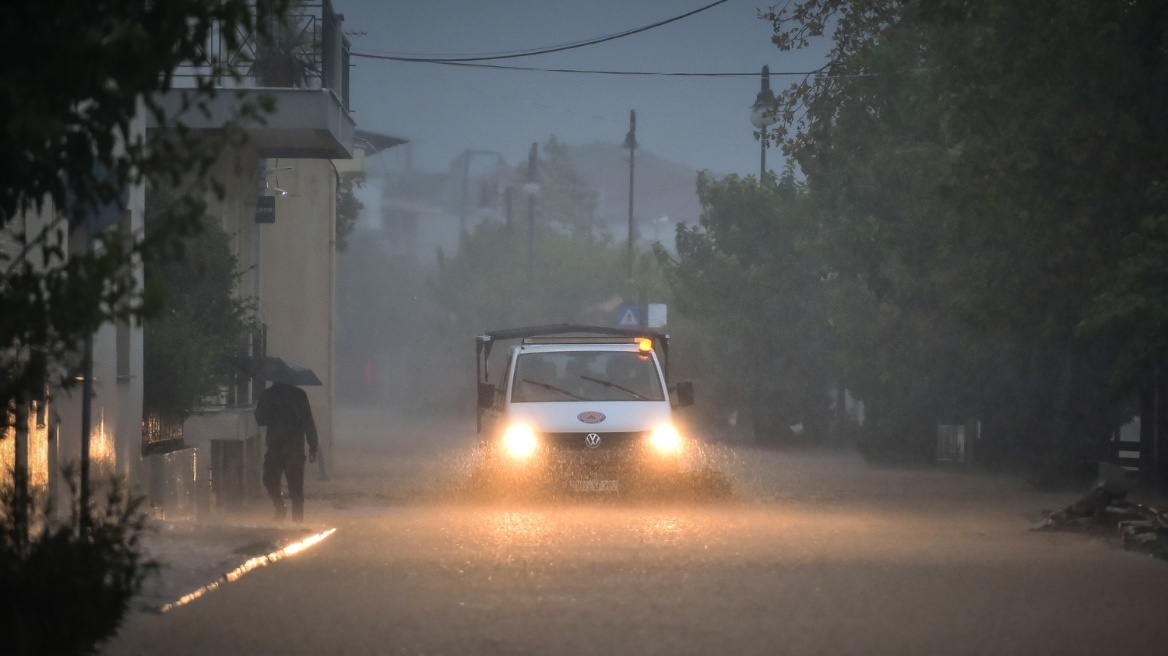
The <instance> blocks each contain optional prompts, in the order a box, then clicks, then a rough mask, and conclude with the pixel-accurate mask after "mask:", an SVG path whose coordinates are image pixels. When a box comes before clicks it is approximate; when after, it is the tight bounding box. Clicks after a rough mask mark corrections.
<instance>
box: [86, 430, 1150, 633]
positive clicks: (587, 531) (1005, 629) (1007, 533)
mask: <svg viewBox="0 0 1168 656" xmlns="http://www.w3.org/2000/svg"><path fill="white" fill-rule="evenodd" d="M337 435H338V437H337V456H336V463H335V467H336V468H335V476H334V477H333V480H331V481H316V480H312V479H313V478H314V477H311V476H310V480H309V484H308V487H309V494H310V496H311V497H312V500H311V501H310V503H309V506H308V515H309V523H311V524H314V525H315V524H319V525H320V526H330V527H336V528H337V529H338V531H337V533H336V534H335V535H333V536H332V537H331V538H329V539H328V540H326V541H325V542H323V543H321V544H320V545H318V546H316V547H314V548H313V549H312V550H311V551H309V552H306V553H304V554H301V555H298V556H296V557H295V558H290V559H288V560H286V561H282V562H280V563H278V564H277V565H276V566H273V567H268V568H264V569H263V570H261V571H257V572H255V573H253V574H250V575H249V576H247V577H245V578H243V579H241V580H240V581H238V582H236V583H234V584H231V585H228V586H224V587H223V588H221V589H219V590H216V591H215V592H214V593H213V594H210V595H207V596H206V597H204V598H201V599H199V600H197V601H196V602H194V603H191V604H189V605H187V606H184V607H182V608H179V609H176V610H174V611H172V612H170V613H167V614H165V615H163V616H159V617H157V618H152V619H151V620H150V621H146V622H141V623H138V624H135V625H134V626H133V627H130V628H129V629H128V630H127V632H126V633H125V634H124V635H122V636H119V637H118V638H117V639H115V641H114V642H113V643H112V644H111V645H109V647H108V649H107V650H106V652H105V653H109V654H148V653H167V654H211V653H216V654H217V653H230V654H398V653H401V654H592V653H615V654H1088V653H1090V654H1095V653H1123V654H1160V653H1163V652H1164V645H1165V644H1168V642H1166V641H1168V623H1165V622H1164V621H1163V618H1164V617H1166V616H1168V595H1165V591H1166V590H1168V565H1166V564H1164V563H1161V562H1156V561H1152V560H1151V559H1149V558H1147V557H1140V556H1135V555H1133V554H1128V553H1123V552H1120V551H1118V550H1116V549H1115V548H1114V546H1113V545H1111V544H1109V543H1108V542H1107V541H1106V540H1103V539H1099V538H1089V537H1086V536H1082V535H1069V534H1048V533H1031V532H1029V531H1028V530H1027V529H1028V527H1029V526H1030V525H1031V524H1032V523H1033V522H1034V521H1035V520H1036V519H1037V518H1038V514H1039V512H1040V511H1041V510H1043V509H1049V508H1055V507H1059V506H1062V505H1066V504H1067V503H1069V502H1070V501H1073V500H1074V499H1075V498H1076V496H1077V495H1075V494H1039V493H1034V492H1031V491H1028V490H1027V489H1026V488H1025V487H1024V486H1023V485H1022V483H1021V482H1020V481H1018V480H1016V479H1012V478H1009V477H998V476H983V475H976V474H970V473H961V472H952V471H940V470H929V469H919V470H890V469H875V468H871V467H868V466H866V465H865V464H864V463H863V461H862V460H861V459H860V458H858V457H857V456H855V455H854V454H851V453H824V452H815V453H806V452H805V453H789V452H782V451H778V450H773V449H760V448H755V447H753V446H749V445H743V444H726V443H718V444H711V445H708V446H707V453H706V455H707V457H708V460H709V462H710V464H711V465H712V466H713V467H714V468H715V469H717V470H718V471H720V472H722V473H723V474H724V475H725V476H726V479H727V480H728V481H730V483H731V484H732V493H731V494H730V495H729V496H728V497H724V496H717V495H715V496H711V497H710V498H701V497H700V496H698V497H686V498H684V499H682V498H677V499H673V498H669V497H662V498H649V499H623V498H613V497H612V496H610V495H597V496H583V497H572V498H568V499H544V498H530V499H524V498H503V499H499V498H481V497H478V496H475V495H467V494H463V493H462V492H461V491H460V487H459V484H460V482H462V481H464V480H465V479H466V477H467V476H469V475H470V474H471V473H472V472H473V471H474V468H475V467H476V464H477V463H476V461H475V458H474V457H473V455H472V454H473V448H472V447H473V443H474V436H473V418H471V419H470V420H469V421H464V420H461V419H441V420H438V419H407V418H404V417H401V416H397V415H392V414H388V413H385V412H381V411H377V410H375V409H367V408H347V409H342V410H341V412H340V414H339V417H338V431H337Z"/></svg>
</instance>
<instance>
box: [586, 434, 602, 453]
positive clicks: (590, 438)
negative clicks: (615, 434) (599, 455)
mask: <svg viewBox="0 0 1168 656" xmlns="http://www.w3.org/2000/svg"><path fill="white" fill-rule="evenodd" d="M584 446H586V447H588V448H589V449H595V448H596V447H598V446H600V436H599V435H597V434H596V433H589V434H587V435H585V436H584Z"/></svg>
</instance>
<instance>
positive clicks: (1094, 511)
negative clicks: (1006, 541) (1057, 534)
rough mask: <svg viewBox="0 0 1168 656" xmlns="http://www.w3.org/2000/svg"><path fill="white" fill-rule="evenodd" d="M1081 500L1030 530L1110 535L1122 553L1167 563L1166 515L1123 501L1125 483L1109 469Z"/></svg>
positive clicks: (1048, 517) (1057, 511) (1167, 532)
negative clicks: (1127, 552)
mask: <svg viewBox="0 0 1168 656" xmlns="http://www.w3.org/2000/svg"><path fill="white" fill-rule="evenodd" d="M1100 469H1101V472H1100V473H1101V480H1100V481H1099V482H1098V483H1096V484H1095V486H1094V487H1092V488H1091V489H1090V490H1089V491H1088V492H1087V494H1085V495H1083V497H1082V498H1081V499H1079V500H1078V501H1076V502H1074V503H1072V504H1071V505H1069V506H1067V507H1066V508H1062V509H1060V510H1056V511H1054V512H1052V513H1050V514H1049V515H1048V516H1047V517H1046V519H1044V520H1043V521H1041V522H1039V523H1038V524H1037V525H1035V526H1033V527H1032V528H1031V530H1032V531H1073V532H1080V533H1105V534H1106V533H1110V534H1112V535H1114V536H1116V537H1117V538H1118V539H1119V542H1120V545H1121V546H1122V547H1123V548H1124V550H1125V551H1136V552H1140V553H1146V554H1150V555H1152V556H1153V557H1155V558H1159V559H1163V560H1168V513H1165V512H1164V511H1162V510H1160V509H1158V508H1155V507H1152V506H1148V505H1145V504H1142V503H1135V502H1132V501H1128V500H1127V493H1128V489H1127V484H1126V481H1124V480H1123V478H1122V477H1120V476H1116V475H1115V473H1114V472H1112V471H1110V470H1109V469H1105V468H1102V467H1101V468H1100Z"/></svg>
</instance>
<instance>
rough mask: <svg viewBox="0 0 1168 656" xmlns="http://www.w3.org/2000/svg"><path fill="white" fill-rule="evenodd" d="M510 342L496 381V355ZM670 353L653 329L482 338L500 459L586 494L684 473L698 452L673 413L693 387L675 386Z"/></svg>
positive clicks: (487, 421)
mask: <svg viewBox="0 0 1168 656" xmlns="http://www.w3.org/2000/svg"><path fill="white" fill-rule="evenodd" d="M508 341H509V342H511V345H510V348H508V349H507V351H506V353H507V355H506V361H505V365H504V366H503V367H502V374H501V375H497V376H496V378H495V379H494V380H492V378H491V367H490V361H489V358H490V355H491V352H492V351H493V350H494V347H495V345H496V344H498V343H500V342H508ZM668 345H669V336H668V335H665V334H662V333H658V332H654V331H645V330H635V329H633V330H630V329H622V328H607V327H602V326H582V325H570V324H557V325H553V326H536V327H528V328H517V329H508V330H501V331H490V332H487V333H484V334H483V335H481V336H479V338H478V340H477V349H476V350H477V354H478V362H479V366H478V376H479V381H478V430H479V436H480V440H481V441H482V444H483V446H484V447H485V449H486V450H487V452H488V453H489V455H490V456H491V459H492V461H493V462H494V463H495V464H496V465H498V466H501V467H506V468H510V469H511V470H512V471H513V472H516V473H518V472H527V473H528V474H529V475H532V476H542V477H544V478H548V479H551V481H552V482H554V483H564V484H566V485H567V486H568V487H569V488H571V489H577V490H583V491H618V490H619V489H620V486H621V482H620V478H625V479H626V480H630V479H632V478H643V477H644V476H645V474H646V473H650V472H651V473H655V474H668V473H669V472H672V471H676V470H679V469H680V468H681V467H682V463H683V462H685V461H686V456H687V452H688V451H690V450H691V449H692V444H691V440H689V439H688V438H687V437H686V436H684V435H683V434H682V431H680V430H679V429H678V427H677V425H676V423H675V422H674V417H673V410H674V409H675V408H676V407H681V406H685V405H690V404H692V403H693V387H692V385H691V384H689V383H679V384H677V385H675V386H672V387H671V386H670V384H669V379H668V353H669V346H668ZM496 368H498V365H496Z"/></svg>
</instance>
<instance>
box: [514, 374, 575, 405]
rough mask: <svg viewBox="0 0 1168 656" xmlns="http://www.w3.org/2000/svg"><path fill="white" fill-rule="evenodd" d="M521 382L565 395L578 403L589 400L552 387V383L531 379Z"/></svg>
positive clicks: (521, 379)
mask: <svg viewBox="0 0 1168 656" xmlns="http://www.w3.org/2000/svg"><path fill="white" fill-rule="evenodd" d="M519 381H520V382H523V383H531V384H532V385H539V386H540V387H542V388H544V389H546V390H551V391H553V392H559V393H560V394H563V395H564V396H570V397H572V398H573V399H576V400H577V401H586V400H587V399H585V398H584V397H582V396H576V395H575V394H573V393H571V392H569V391H568V390H566V389H563V388H562V387H556V386H555V385H552V384H551V383H545V382H543V381H542V380H532V379H530V378H520V379H519Z"/></svg>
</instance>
